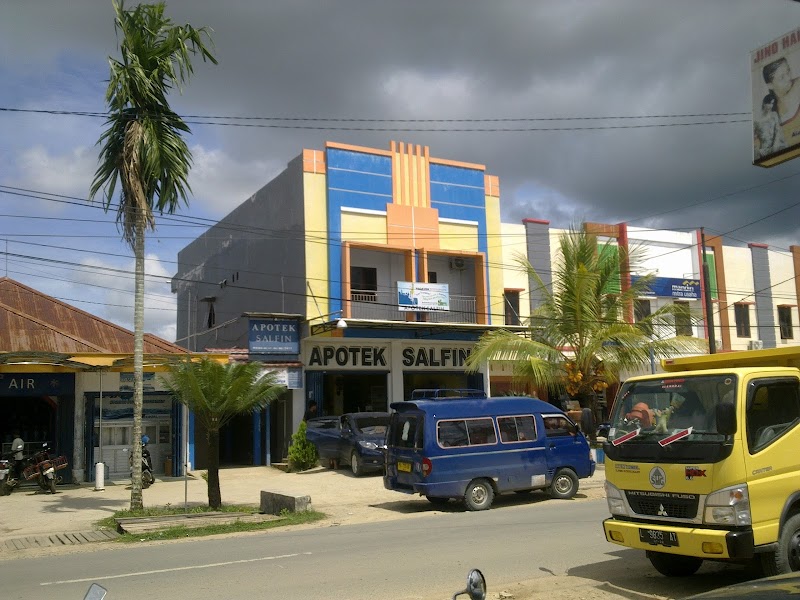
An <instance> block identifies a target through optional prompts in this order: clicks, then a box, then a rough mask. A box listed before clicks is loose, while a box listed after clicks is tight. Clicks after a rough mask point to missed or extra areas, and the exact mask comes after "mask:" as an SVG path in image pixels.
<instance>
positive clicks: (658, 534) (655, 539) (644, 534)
mask: <svg viewBox="0 0 800 600" xmlns="http://www.w3.org/2000/svg"><path fill="white" fill-rule="evenodd" d="M639 541H640V542H645V543H646V544H650V545H652V546H679V545H680V544H678V534H677V533H675V532H674V531H659V530H658V529H643V528H641V527H640V528H639Z"/></svg>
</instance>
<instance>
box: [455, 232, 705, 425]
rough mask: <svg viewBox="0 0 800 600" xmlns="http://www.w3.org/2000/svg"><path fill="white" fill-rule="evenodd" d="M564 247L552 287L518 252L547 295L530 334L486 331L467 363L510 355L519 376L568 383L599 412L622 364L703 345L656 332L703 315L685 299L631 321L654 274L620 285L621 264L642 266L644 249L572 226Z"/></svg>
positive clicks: (543, 384) (547, 385)
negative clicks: (613, 242)
mask: <svg viewBox="0 0 800 600" xmlns="http://www.w3.org/2000/svg"><path fill="white" fill-rule="evenodd" d="M559 254H560V256H559V258H558V260H557V261H556V264H555V265H554V267H555V268H554V271H553V274H552V275H553V281H554V285H553V289H552V290H551V289H550V288H548V286H547V285H546V284H545V283H544V282H543V281H542V279H541V277H540V276H539V275H538V273H536V271H535V270H534V268H533V267H532V266H531V264H530V263H529V262H528V261H527V260H526V259H519V261H518V262H519V265H520V267H521V268H522V269H524V270H526V271H527V273H528V276H529V278H530V280H531V281H533V282H534V284H535V286H536V287H537V288H538V290H539V293H540V294H541V298H542V303H541V305H540V306H539V307H538V308H537V309H536V310H535V311H534V312H533V314H532V315H531V318H530V322H529V324H528V325H529V330H528V332H527V335H524V336H523V335H519V334H517V333H513V332H511V331H508V330H502V329H501V330H496V331H490V332H487V333H486V334H484V335H483V336H482V337H481V339H480V340H479V341H478V343H477V344H476V346H475V348H474V349H473V350H472V352H471V353H470V355H469V357H468V359H467V368H468V370H470V371H473V372H475V371H477V370H478V369H479V368H480V366H481V365H482V364H483V363H485V362H486V361H489V360H500V361H510V362H512V363H513V372H514V377H515V379H516V380H517V381H529V382H531V383H533V385H534V386H535V387H536V388H538V389H540V390H548V389H549V390H552V389H559V390H563V391H566V393H567V394H569V395H570V396H571V397H573V398H576V399H578V400H579V401H580V403H581V406H583V407H589V408H591V409H592V411H593V413H594V414H595V417H596V416H597V406H596V403H597V393H598V392H600V391H602V390H605V389H606V388H607V387H608V386H609V385H611V384H613V383H616V382H618V381H619V376H620V373H621V372H623V371H625V370H634V369H638V368H641V367H642V366H643V365H644V364H646V363H647V362H648V361H650V359H651V358H653V357H655V358H667V357H670V356H675V355H676V354H682V353H687V352H697V351H699V350H703V349H704V348H705V344H706V342H705V340H702V339H698V338H694V337H690V336H682V335H681V336H671V334H670V337H667V336H666V335H665V336H664V337H661V336H660V335H657V334H662V333H663V334H666V333H667V330H669V331H670V332H674V331H675V323H676V319H678V320H679V321H680V320H681V319H683V320H684V322H685V320H686V319H688V320H689V321H690V322H691V320H692V319H694V320H695V321H696V320H697V319H696V317H694V316H693V315H690V314H688V311H687V310H686V307H685V305H679V304H677V305H676V304H669V305H666V306H663V307H661V308H659V309H658V310H656V311H655V312H653V313H652V314H651V315H649V316H647V317H644V318H643V319H641V320H640V321H639V322H637V323H628V322H626V321H625V319H624V317H625V315H626V314H629V312H630V307H632V306H633V301H634V300H635V299H636V298H637V297H640V296H644V295H647V293H648V287H649V285H650V284H651V283H652V282H653V279H654V277H655V276H654V275H652V274H651V275H644V276H642V277H639V278H636V279H634V280H633V281H632V282H631V285H630V287H629V288H628V289H626V290H622V289H619V288H620V286H619V283H618V282H619V281H620V276H621V275H622V272H621V265H629V268H630V269H631V270H634V269H636V268H637V266H638V264H639V263H640V261H641V258H642V256H641V250H639V249H637V248H632V249H631V250H630V251H626V249H625V248H622V247H617V246H615V245H611V244H609V243H606V244H604V245H601V246H598V242H597V238H596V236H594V235H592V234H590V233H587V232H586V231H585V230H584V229H582V228H573V229H571V230H570V231H569V232H568V233H566V234H565V235H563V236H562V237H561V238H560V241H559ZM592 434H593V432H592Z"/></svg>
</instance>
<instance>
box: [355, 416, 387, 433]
mask: <svg viewBox="0 0 800 600" xmlns="http://www.w3.org/2000/svg"><path fill="white" fill-rule="evenodd" d="M355 422H356V429H358V430H359V431H360V432H361V433H363V434H366V435H382V434H384V433H386V428H387V427H388V426H389V415H386V416H385V417H358V418H357V419H355Z"/></svg>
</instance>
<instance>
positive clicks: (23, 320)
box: [0, 277, 186, 354]
mask: <svg viewBox="0 0 800 600" xmlns="http://www.w3.org/2000/svg"><path fill="white" fill-rule="evenodd" d="M27 351H33V352H60V353H66V354H69V353H75V352H108V353H115V354H129V353H133V332H132V331H129V330H127V329H125V328H124V327H120V326H119V325H115V324H114V323H111V322H109V321H106V320H104V319H101V318H100V317H97V316H95V315H92V314H90V313H87V312H86V311H83V310H80V309H79V308H75V307H74V306H71V305H69V304H67V303H65V302H61V301H60V300H56V299H55V298H53V297H52V296H48V295H46V294H43V293H41V292H39V291H37V290H35V289H33V288H30V287H28V286H26V285H23V284H21V283H19V282H18V281H15V280H13V279H9V278H8V277H0V352H27ZM144 352H145V353H146V354H171V353H181V354H184V353H186V349H185V348H181V347H180V346H178V345H176V344H173V343H171V342H168V341H166V340H164V339H161V338H160V337H158V336H155V335H152V334H149V333H146V334H145V336H144Z"/></svg>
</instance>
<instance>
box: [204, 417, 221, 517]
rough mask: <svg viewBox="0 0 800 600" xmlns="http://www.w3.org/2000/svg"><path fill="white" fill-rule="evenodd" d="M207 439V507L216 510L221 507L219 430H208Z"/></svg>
mask: <svg viewBox="0 0 800 600" xmlns="http://www.w3.org/2000/svg"><path fill="white" fill-rule="evenodd" d="M206 439H208V506H209V508H211V509H214V510H216V509H218V508H220V507H221V506H222V495H221V494H220V491H219V429H209V430H208V434H207V436H206Z"/></svg>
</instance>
